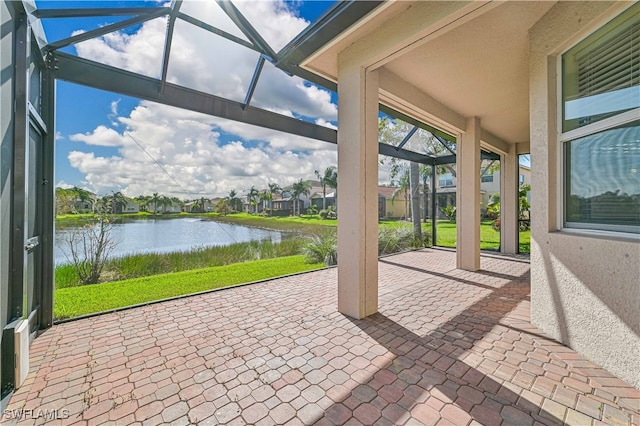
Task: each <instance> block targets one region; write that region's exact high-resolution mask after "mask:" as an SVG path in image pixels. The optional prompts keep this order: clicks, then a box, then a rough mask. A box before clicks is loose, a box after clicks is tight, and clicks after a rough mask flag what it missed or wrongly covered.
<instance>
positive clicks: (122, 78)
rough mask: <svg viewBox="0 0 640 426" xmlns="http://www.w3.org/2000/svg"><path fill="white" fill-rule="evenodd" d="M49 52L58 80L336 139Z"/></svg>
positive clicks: (313, 127) (328, 132)
mask: <svg viewBox="0 0 640 426" xmlns="http://www.w3.org/2000/svg"><path fill="white" fill-rule="evenodd" d="M53 55H54V59H55V61H56V70H55V71H54V75H55V78H57V79H60V80H64V81H69V82H72V83H76V84H81V85H84V86H89V87H94V88H96V89H100V90H107V91H110V92H115V93H120V94H123V95H126V96H131V97H134V98H139V99H146V100H149V101H152V102H158V103H161V104H164V105H170V106H174V107H177V108H182V109H186V110H188V111H195V112H200V113H203V114H207V115H212V116H215V117H221V118H226V119H228V120H233V121H239V122H242V123H246V124H251V125H254V126H260V127H264V128H267V129H272V130H277V131H281V132H285V133H290V134H294V135H298V136H303V137H307V138H310V139H315V140H319V141H324V142H329V143H333V144H336V143H337V140H338V133H337V132H336V130H335V129H330V128H328V127H324V126H319V125H317V124H314V123H309V122H307V121H302V120H297V119H295V118H292V117H288V116H285V115H281V114H278V113H275V112H271V111H267V110H264V109H260V108H255V107H252V106H247V107H246V108H244V105H243V104H242V103H240V102H235V101H231V100H229V99H224V98H221V97H219V96H215V95H211V94H208V93H203V92H199V91H197V90H192V89H187V88H185V87H181V86H178V85H176V84H173V83H166V85H165V90H164V92H163V93H161V92H160V85H161V83H162V82H161V81H160V80H157V79H154V78H151V77H146V76H142V75H139V74H136V73H132V72H130V71H125V70H122V69H119V68H115V67H112V66H109V65H104V64H100V63H98V62H95V61H91V60H89V59H85V58H79V57H77V56H73V55H69V54H67V53H63V52H54V53H53ZM378 146H379V148H378V149H379V152H380V154H382V155H388V156H390V157H395V158H401V159H404V160H409V161H415V162H418V163H422V164H433V162H434V159H433V157H429V156H426V155H424V154H419V153H416V152H412V151H407V150H404V149H400V150H396V148H395V147H394V146H392V145H387V144H382V143H379V144H378Z"/></svg>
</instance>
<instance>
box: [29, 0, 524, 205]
mask: <svg viewBox="0 0 640 426" xmlns="http://www.w3.org/2000/svg"><path fill="white" fill-rule="evenodd" d="M36 4H37V6H38V7H40V8H56V7H63V8H64V7H68V8H81V7H141V6H149V7H151V6H157V5H159V4H162V0H159V1H155V0H148V1H133V0H120V1H115V0H112V1H98V0H94V1H77V0H74V1H53V0H37V1H36ZM234 4H236V6H237V7H238V8H239V9H240V11H241V12H242V13H243V15H244V16H245V17H246V18H247V19H248V20H249V22H250V23H251V24H252V25H253V26H254V27H255V28H256V29H257V30H258V32H259V33H260V34H261V35H262V37H263V38H264V39H265V40H266V41H267V43H269V44H270V46H271V47H272V48H273V49H274V50H275V51H278V50H279V49H280V48H282V47H283V46H285V45H286V44H287V42H288V41H290V40H291V39H293V38H294V37H295V36H296V35H297V34H299V33H300V32H301V31H302V30H303V29H305V28H306V27H307V26H308V25H309V24H310V23H311V22H313V21H314V20H315V19H317V18H318V17H319V16H320V15H322V14H323V13H324V12H325V11H326V10H327V9H328V8H329V7H330V6H331V5H332V4H333V1H318V0H311V1H302V0H288V1H286V0H236V1H235V2H234ZM180 11H181V12H183V13H186V14H188V15H191V16H194V17H197V18H198V19H200V20H202V21H204V22H206V23H208V24H211V25H213V26H215V27H217V28H220V29H222V30H224V31H227V32H229V33H231V34H233V35H236V36H238V37H241V38H245V36H244V35H243V34H242V32H241V31H240V30H239V29H238V28H237V27H236V26H235V25H234V24H233V22H232V21H231V20H230V19H229V18H228V17H227V16H226V14H225V13H224V12H223V11H222V10H221V9H220V8H219V7H218V6H217V4H216V2H215V1H213V0H207V1H202V0H186V1H185V2H184V3H183V4H182V7H181V9H180ZM128 18H129V17H115V18H114V17H98V18H57V19H44V20H43V26H44V29H45V33H46V35H47V38H48V41H49V42H53V41H58V40H61V39H64V38H67V37H70V36H73V35H76V34H79V33H81V32H83V31H89V30H92V29H94V28H98V27H100V26H104V25H108V24H111V23H114V22H117V21H118V20H123V19H128ZM166 28H167V21H166V18H165V17H163V18H157V19H154V20H151V21H148V22H145V23H143V24H140V25H136V26H134V27H130V28H125V29H124V30H121V31H118V32H115V33H110V34H107V35H104V36H102V37H99V38H94V39H91V40H88V41H85V42H82V43H78V44H74V45H71V46H67V47H65V48H63V49H62V51H63V52H66V53H70V54H73V55H78V56H80V57H84V58H88V59H91V60H94V61H97V62H101V63H105V64H108V65H111V66H115V67H118V68H121V69H125V70H129V71H134V72H137V73H140V74H143V75H146V76H149V77H153V78H157V79H159V78H160V76H161V65H162V56H163V49H164V42H165V33H166ZM257 61H258V54H257V53H256V52H254V51H252V50H250V49H247V48H244V47H243V46H240V45H238V44H235V43H233V42H230V41H228V40H226V39H224V38H222V37H219V36H216V35H213V34H211V33H209V32H207V31H204V30H202V29H200V28H198V27H196V26H193V25H191V24H189V23H187V22H185V21H183V20H180V19H178V20H177V21H176V25H175V30H174V36H173V41H172V46H171V56H170V61H169V67H168V74H167V80H168V81H169V82H171V83H176V84H179V85H182V86H185V87H188V88H192V89H195V90H199V91H203V92H207V93H211V94H215V95H219V96H222V97H225V98H227V99H231V100H234V101H239V102H243V101H244V98H245V95H246V92H247V88H248V87H249V83H250V81H251V77H252V75H253V73H254V69H255V67H256V63H257ZM251 105H252V106H255V107H260V108H264V109H267V110H271V111H275V112H278V113H280V114H284V115H288V116H291V117H295V118H298V119H302V120H306V121H310V122H314V123H317V124H320V125H323V126H327V127H331V128H336V127H337V94H336V93H334V92H331V91H328V90H326V89H324V88H321V87H318V86H315V85H313V84H311V83H309V82H307V81H305V80H302V79H300V78H298V77H292V76H288V75H287V74H285V73H284V72H282V71H280V70H278V69H276V68H275V67H274V66H273V65H272V64H270V63H268V62H267V63H265V65H264V68H263V71H262V74H261V77H260V80H259V83H258V85H257V88H256V91H255V93H254V95H253V98H252V102H251ZM336 165H337V156H336V146H335V145H333V144H329V143H326V142H320V141H315V140H311V139H306V138H303V137H298V136H295V135H290V134H286V133H282V132H277V131H274V130H270V129H264V128H259V127H255V126H250V125H246V124H243V123H239V122H233V121H229V120H225V119H221V118H218V117H213V116H208V115H204V114H199V113H195V112H190V111H186V110H181V109H177V108H173V107H169V106H165V105H160V104H156V103H153V102H149V101H145V100H140V99H135V98H131V97H127V96H123V95H121V94H117V93H111V92H105V91H100V90H96V89H92V88H87V87H84V86H80V85H76V84H72V83H68V82H64V81H58V82H57V115H56V168H55V171H56V177H55V179H56V185H57V186H58V187H63V188H68V187H73V186H77V187H81V188H84V189H87V190H89V191H92V192H94V193H97V194H99V195H106V194H109V193H112V192H117V191H121V192H122V193H123V194H124V195H126V196H128V197H135V196H138V195H149V194H153V193H154V192H158V193H161V194H163V195H168V196H175V197H178V198H180V199H183V200H187V199H198V198H201V197H206V198H213V197H218V196H220V197H224V196H227V195H228V194H229V192H230V191H231V190H235V191H236V192H237V193H239V194H243V192H245V191H248V190H249V188H251V187H252V186H255V187H256V188H258V189H263V188H266V187H267V186H268V184H269V183H277V184H279V185H280V186H281V187H285V186H287V185H291V184H293V183H294V182H295V181H297V180H299V179H303V180H306V179H313V178H314V177H315V173H314V172H315V171H316V170H318V171H320V172H322V171H323V170H324V169H326V168H327V167H329V166H336ZM527 165H528V164H527ZM390 170H391V164H390V162H389V161H386V160H385V162H384V163H383V164H381V165H380V168H379V172H378V173H379V178H378V179H379V182H380V183H382V184H387V183H390V181H391V179H390Z"/></svg>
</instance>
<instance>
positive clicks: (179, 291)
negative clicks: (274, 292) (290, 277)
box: [54, 256, 324, 319]
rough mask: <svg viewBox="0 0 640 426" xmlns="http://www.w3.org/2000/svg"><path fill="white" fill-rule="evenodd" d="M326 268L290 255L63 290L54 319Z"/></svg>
mask: <svg viewBox="0 0 640 426" xmlns="http://www.w3.org/2000/svg"><path fill="white" fill-rule="evenodd" d="M323 266H324V265H323V264H319V263H314V264H309V263H306V262H305V260H304V257H303V256H288V257H281V258H277V259H265V260H256V261H252V262H244V263H237V264H233V265H226V266H216V267H212V268H204V269H196V270H192V271H184V272H176V273H172V274H161V275H156V276H153V277H144V278H136V279H131V280H124V281H115V282H110V283H104V284H94V285H89V286H79V287H69V288H61V289H57V290H56V292H55V301H56V303H55V308H54V317H55V318H56V319H64V318H72V317H76V316H79V315H85V314H90V313H95V312H102V311H106V310H110V309H116V308H121V307H125V306H130V305H135V304H140V303H146V302H150V301H155V300H161V299H166V298H168V297H174V296H181V295H186V294H192V293H197V292H200V291H205V290H211V289H215V288H221V287H227V286H231V285H235V284H242V283H247V282H252V281H258V280H264V279H268V278H274V277H278V276H282V275H287V274H293V273H297V272H304V271H311V270H315V269H319V268H321V267H323Z"/></svg>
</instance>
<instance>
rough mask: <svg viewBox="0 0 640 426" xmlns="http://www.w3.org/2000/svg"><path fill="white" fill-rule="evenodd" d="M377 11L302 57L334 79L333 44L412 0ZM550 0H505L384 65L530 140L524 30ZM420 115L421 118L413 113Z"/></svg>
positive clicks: (494, 126)
mask: <svg viewBox="0 0 640 426" xmlns="http://www.w3.org/2000/svg"><path fill="white" fill-rule="evenodd" d="M398 3H400V5H398V6H396V7H393V8H391V7H390V8H388V9H387V10H382V11H381V13H379V14H378V15H376V16H375V17H374V19H375V20H374V19H372V20H371V21H370V22H367V23H365V24H361V26H360V27H359V28H358V29H357V30H356V31H354V32H353V33H352V34H349V35H348V36H346V37H344V38H342V39H341V40H340V41H339V43H336V44H335V45H334V47H332V48H331V50H328V51H327V52H325V53H320V54H319V55H317V56H316V57H315V58H312V59H311V61H310V62H309V63H308V64H306V66H308V67H309V69H313V70H315V71H316V72H321V73H322V74H323V75H325V76H327V77H329V78H335V77H336V76H335V74H336V70H337V64H336V57H337V55H336V53H337V52H338V51H339V50H338V47H339V46H338V44H339V45H340V46H343V47H345V46H349V45H350V44H351V43H353V42H354V41H355V40H357V38H356V37H362V36H366V35H367V34H370V33H371V32H372V31H375V30H376V29H377V28H379V27H380V26H381V25H387V24H388V22H390V21H392V20H393V18H394V16H396V15H397V14H398V12H399V11H401V10H400V9H399V8H402V9H403V10H404V9H407V8H408V7H409V6H410V5H411V2H398ZM554 4H555V2H505V3H502V4H499V5H498V6H495V7H491V8H488V11H486V12H484V13H483V14H481V15H480V16H478V17H476V18H474V19H472V20H470V21H467V22H466V23H464V24H462V25H459V26H457V27H456V28H454V29H452V30H450V31H448V32H445V33H444V34H442V35H440V36H438V37H437V38H434V39H431V40H430V41H427V42H425V43H422V44H420V45H419V46H418V47H415V48H413V49H411V50H410V51H409V52H407V53H405V54H404V55H402V56H399V57H396V58H394V59H392V60H391V61H390V62H387V63H386V64H384V67H385V68H386V69H387V70H389V71H391V72H392V73H394V74H396V75H397V76H399V77H400V78H401V79H403V80H405V81H407V82H408V83H410V84H411V85H413V86H415V87H416V88H418V89H420V90H421V91H423V92H424V93H426V94H428V95H430V96H431V97H432V98H434V99H435V100H437V101H439V102H440V103H442V104H444V105H446V106H447V107H449V108H450V109H452V110H454V111H456V112H457V113H458V114H460V115H462V116H464V117H471V116H477V117H479V118H480V120H481V125H482V127H483V128H484V129H485V130H488V131H489V132H491V133H493V134H494V135H495V136H497V137H499V138H501V139H502V140H504V141H505V142H509V143H518V142H526V141H528V140H529V56H528V51H529V48H528V31H529V29H530V28H531V27H532V26H533V25H534V24H535V23H536V22H537V21H538V20H539V19H540V18H541V17H542V16H543V15H544V14H545V13H546V12H548V11H549V9H551V8H552V7H553V6H554ZM416 118H418V119H421V118H422V117H416Z"/></svg>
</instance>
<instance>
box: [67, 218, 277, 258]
mask: <svg viewBox="0 0 640 426" xmlns="http://www.w3.org/2000/svg"><path fill="white" fill-rule="evenodd" d="M75 230H76V229H75V228H63V229H58V230H56V238H55V261H56V265H60V264H64V263H70V262H69V261H68V260H67V256H66V254H65V252H67V253H68V245H67V243H66V242H65V241H66V240H65V237H66V236H68V235H69V233H71V232H74V231H75ZM110 235H111V239H112V240H113V241H114V242H116V248H115V250H114V251H113V253H112V254H111V257H119V256H124V255H129V254H138V253H152V252H154V253H169V252H176V251H187V250H192V249H196V248H200V247H210V246H227V245H230V244H233V243H239V242H247V241H254V240H271V241H273V242H280V241H281V239H282V233H281V232H278V231H270V230H265V229H259V228H251V227H247V226H241V225H235V224H230V223H220V222H215V221H211V220H202V219H200V218H176V219H155V220H154V219H145V220H130V221H127V222H125V223H114V224H112V228H111V234H110Z"/></svg>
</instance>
